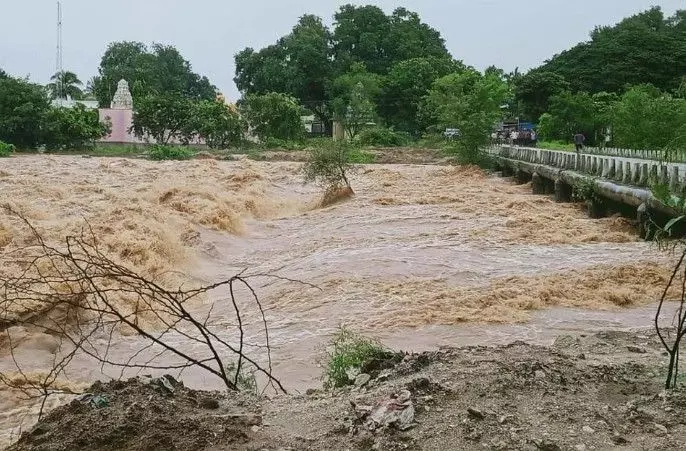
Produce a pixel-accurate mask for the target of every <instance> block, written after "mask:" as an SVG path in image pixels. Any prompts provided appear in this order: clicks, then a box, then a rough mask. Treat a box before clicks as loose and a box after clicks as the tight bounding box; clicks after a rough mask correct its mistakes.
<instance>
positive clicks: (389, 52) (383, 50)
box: [333, 5, 450, 74]
mask: <svg viewBox="0 0 686 451" xmlns="http://www.w3.org/2000/svg"><path fill="white" fill-rule="evenodd" d="M334 21H335V30H334V33H333V48H334V57H335V60H336V61H337V62H338V64H339V67H341V68H343V69H345V68H347V67H349V65H351V64H353V63H355V62H358V63H364V65H365V66H366V67H367V69H368V70H369V71H370V72H373V73H377V74H385V73H388V71H389V70H390V68H391V67H393V66H394V65H395V64H397V63H399V62H401V61H404V60H407V59H411V58H416V57H418V56H422V57H432V56H435V57H444V58H447V57H449V56H450V55H449V54H448V51H447V50H446V48H445V41H444V40H443V38H442V37H441V35H440V33H439V32H438V31H436V30H435V29H433V28H431V27H430V26H429V25H427V24H425V23H423V22H422V21H421V19H420V18H419V15H417V14H416V13H414V12H411V11H408V10H407V9H405V8H398V9H396V10H395V11H393V14H391V15H390V16H387V15H386V14H385V13H384V12H383V10H381V8H379V7H377V6H372V5H367V6H354V5H344V6H342V7H341V8H340V9H339V10H338V12H336V14H335V15H334Z"/></svg>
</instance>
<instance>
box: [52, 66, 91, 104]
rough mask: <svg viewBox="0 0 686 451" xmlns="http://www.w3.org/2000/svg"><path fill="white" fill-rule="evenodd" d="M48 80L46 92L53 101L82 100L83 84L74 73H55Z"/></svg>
mask: <svg viewBox="0 0 686 451" xmlns="http://www.w3.org/2000/svg"><path fill="white" fill-rule="evenodd" d="M50 80H51V83H49V84H48V90H49V91H50V96H51V97H52V98H53V99H69V98H70V99H74V100H81V99H82V98H83V91H82V90H81V86H83V83H81V80H79V77H77V76H76V74H75V73H74V72H69V71H62V72H57V73H55V75H53V76H52V77H50Z"/></svg>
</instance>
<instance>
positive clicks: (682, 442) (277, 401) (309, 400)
mask: <svg viewBox="0 0 686 451" xmlns="http://www.w3.org/2000/svg"><path fill="white" fill-rule="evenodd" d="M664 362H665V358H664V356H663V355H662V350H661V348H660V347H659V344H658V342H657V340H656V337H655V336H654V335H653V333H652V332H651V331H645V330H641V331H633V332H617V331H613V332H600V333H597V334H593V335H581V336H576V337H573V336H561V337H559V338H558V339H557V340H555V343H554V344H553V345H552V346H550V347H543V346H533V345H528V344H525V343H522V342H515V343H512V344H510V345H506V346H499V347H463V348H444V349H441V350H439V351H436V352H431V353H423V354H414V355H406V356H405V357H404V358H403V360H402V362H401V363H399V364H396V365H395V366H393V367H392V368H390V369H386V370H382V369H381V368H383V366H377V367H376V368H374V367H370V368H369V373H370V374H369V375H370V376H371V380H370V381H369V382H367V383H366V384H365V385H364V386H362V387H353V388H348V389H343V390H339V391H336V392H333V393H332V392H324V391H320V390H310V391H309V392H308V394H307V395H302V396H288V395H282V396H278V397H275V398H273V399H266V398H262V399H256V398H250V397H245V396H243V395H239V396H236V395H225V394H222V393H219V392H211V393H206V392H197V391H192V390H188V389H186V388H184V387H183V386H182V385H180V384H179V385H177V383H176V382H175V381H174V380H172V379H170V380H169V381H168V382H169V383H163V382H160V381H159V380H149V379H146V378H139V379H136V380H131V381H128V382H112V383H109V384H100V383H98V384H95V385H94V386H92V387H91V388H90V390H89V393H91V395H92V396H90V397H87V398H85V399H83V400H75V401H73V402H72V403H71V404H69V405H66V406H63V407H60V408H58V409H56V410H54V411H53V412H52V413H50V414H49V415H48V416H47V417H45V418H44V419H43V420H42V421H41V422H40V423H39V424H38V425H37V426H36V427H34V428H33V430H31V431H29V432H27V433H25V434H24V435H23V436H22V437H21V440H20V441H19V442H18V444H16V445H15V446H14V447H12V448H11V449H12V450H14V451H28V450H76V449H89V450H114V449H117V450H148V449H158V450H162V449H164V450H166V449H168V450H173V449H198V450H200V449H204V450H230V449H231V450H233V449H240V450H278V449H292V450H367V449H384V450H396V449H397V450H400V449H408V450H447V449H455V450H462V449H464V450H467V449H494V450H506V449H523V450H537V449H538V450H541V449H544V450H584V449H588V450H592V449H596V450H604V449H626V450H633V449H665V450H666V449H684V447H686V420H684V418H683V410H684V407H686V391H683V390H677V391H674V392H669V393H666V392H664V391H663V390H662V384H663V373H664V371H663V370H664ZM94 399H95V401H94ZM102 399H105V400H106V401H105V402H102ZM389 406H391V407H390V408H388V407H389ZM384 409H385V410H384ZM394 409H395V411H397V412H401V413H402V415H401V416H400V417H398V416H397V415H396V413H397V412H393V410H394ZM389 418H390V420H389ZM386 420H389V421H386Z"/></svg>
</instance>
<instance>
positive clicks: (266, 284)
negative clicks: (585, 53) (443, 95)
mask: <svg viewBox="0 0 686 451" xmlns="http://www.w3.org/2000/svg"><path fill="white" fill-rule="evenodd" d="M299 171H300V165H299V164H298V163H292V162H254V161H250V160H247V159H245V160H239V161H226V162H223V161H222V162H220V161H215V160H194V161H190V162H165V163H154V162H149V161H143V160H129V159H98V158H81V157H68V156H65V157H54V156H22V157H15V158H11V159H7V160H3V161H2V166H0V203H3V204H6V203H9V204H11V205H12V206H13V207H14V208H15V209H16V210H18V211H20V212H22V213H23V214H24V215H25V216H26V217H27V218H28V219H29V220H30V221H31V223H32V224H33V225H35V226H36V227H37V229H38V230H39V231H40V232H41V234H42V235H43V236H44V237H45V238H46V239H47V240H49V241H52V242H54V243H56V244H57V243H59V242H60V241H61V240H63V238H64V237H65V236H66V235H68V234H70V233H74V232H75V231H77V230H79V229H80V228H82V227H83V224H84V219H85V220H87V221H88V223H89V224H90V225H91V226H92V227H93V230H94V231H95V233H96V234H97V236H98V239H99V240H100V242H101V243H102V245H103V247H104V249H105V250H106V251H107V252H108V253H110V254H111V255H112V256H113V258H116V259H117V260H118V261H121V262H122V263H124V264H125V265H127V266H129V267H131V268H132V269H135V270H136V271H138V272H139V273H141V274H145V275H147V276H153V277H157V278H160V279H162V280H164V282H165V283H170V284H176V285H175V286H178V284H179V283H181V282H184V279H188V280H192V281H195V282H203V283H212V282H216V281H219V280H223V279H226V278H228V277H230V276H232V275H234V274H235V273H237V272H239V271H242V270H245V269H247V271H248V273H251V274H264V275H266V274H275V275H279V276H281V277H284V278H288V279H294V280H300V281H303V282H307V283H308V284H312V285H315V286H316V287H313V286H311V285H303V284H299V283H296V282H289V281H287V280H284V279H279V280H274V279H271V278H267V277H257V278H256V279H255V280H256V281H257V284H256V288H257V291H258V295H259V297H260V299H261V301H262V303H263V305H264V307H265V309H266V316H267V321H268V323H269V330H270V340H271V347H272V358H273V363H274V373H275V375H276V376H277V377H279V378H280V379H281V381H282V382H283V383H284V385H285V386H286V387H287V388H288V389H290V390H292V391H297V390H304V389H306V388H308V387H312V386H316V385H318V384H319V383H320V381H319V378H320V375H321V370H320V369H319V368H318V366H317V359H318V356H320V355H321V352H322V346H323V345H324V344H325V343H326V340H327V337H328V336H329V335H330V334H331V333H332V332H333V331H335V330H336V328H338V327H339V326H340V325H342V324H345V325H348V326H351V327H352V328H353V329H355V330H358V331H360V332H362V333H364V334H366V335H369V336H374V337H377V338H379V339H381V340H382V341H384V342H385V343H386V344H387V345H389V346H392V347H394V348H397V349H402V350H408V351H422V350H427V349H432V348H436V347H438V346H442V345H465V344H495V343H503V342H510V341H513V340H520V339H521V340H527V341H531V342H539V343H542V342H548V341H550V340H551V339H552V337H553V336H555V335H556V334H560V333H564V332H565V331H569V330H574V331H583V330H593V329H607V328H613V327H637V326H647V325H649V322H650V317H651V314H652V305H653V303H654V302H655V300H656V298H657V297H658V296H659V293H660V291H661V289H662V288H663V287H664V285H665V284H666V280H667V278H668V275H669V263H670V260H669V258H668V257H667V256H665V255H664V254H660V253H659V252H658V250H657V249H655V248H654V247H653V246H651V245H650V244H647V243H643V242H640V241H638V240H637V239H636V237H635V235H634V232H633V231H632V230H631V226H630V224H629V223H628V222H627V221H626V220H624V219H622V218H606V219H601V220H591V219H588V218H587V216H586V215H585V213H584V212H583V211H582V209H581V208H580V207H579V206H577V205H572V204H564V205H563V204H556V203H554V202H553V201H552V200H551V199H549V198H547V197H544V196H533V195H531V190H530V187H527V186H516V185H513V184H512V182H511V181H510V180H507V179H499V178H496V177H492V176H487V175H485V174H484V173H482V172H481V171H480V170H478V169H475V168H465V167H451V166H440V165H369V166H364V167H361V168H359V170H358V171H357V172H356V174H355V175H354V177H353V178H352V184H353V188H354V190H355V192H356V196H355V197H353V198H351V199H349V200H347V201H345V202H342V203H339V204H336V205H333V206H329V207H326V208H319V207H318V205H319V200H320V197H321V190H319V189H318V188H317V187H313V186H304V185H303V184H302V182H301V176H300V172H299ZM27 233H28V232H27V231H26V230H25V228H24V227H22V225H21V224H20V223H19V221H17V219H16V218H12V217H9V216H0V253H2V254H3V255H4V257H5V260H6V261H9V260H7V259H8V256H10V255H11V253H12V252H13V251H14V250H16V249H17V248H20V247H21V246H22V243H25V242H26V240H27V238H26V234H27ZM10 260H11V259H10ZM12 270H13V267H12V266H11V265H4V267H3V268H1V269H0V271H3V272H5V273H7V272H11V271H12ZM170 271H174V272H170ZM179 273H183V275H179ZM222 296H223V294H222V293H214V294H213V295H212V296H211V298H210V299H205V300H203V302H201V303H198V305H196V306H193V307H192V309H194V311H195V312H197V313H198V314H203V313H205V312H207V311H208V309H209V305H210V304H211V303H212V301H216V305H215V306H214V307H213V309H212V321H213V322H214V323H215V324H220V325H221V324H225V325H226V328H225V329H226V334H227V337H228V336H230V334H231V333H233V331H235V329H234V328H233V326H234V322H235V319H234V314H233V309H232V307H231V305H230V304H227V303H226V302H224V301H226V300H225V299H223V298H222ZM246 322H247V323H248V335H249V340H248V341H250V339H251V338H252V335H254V336H255V340H256V341H257V336H258V335H259V334H260V333H261V332H260V327H259V326H260V323H259V316H258V315H257V314H256V313H255V314H248V316H247V317H246ZM4 333H5V334H6V333H10V334H12V335H13V337H12V340H11V345H12V346H13V347H14V352H13V353H10V352H9V349H8V341H7V340H4V341H2V342H1V343H2V345H3V348H2V349H0V371H3V372H6V373H7V374H11V373H12V372H13V371H16V367H15V364H14V359H16V360H17V361H18V362H20V363H21V364H22V366H23V369H24V371H25V372H26V373H31V372H37V373H38V372H40V371H42V370H44V369H46V368H48V367H49V365H50V364H51V362H52V360H53V358H54V355H55V354H56V353H58V352H59V349H58V341H57V339H56V338H55V337H51V336H47V335H42V334H34V333H32V332H31V331H30V330H26V329H22V328H21V327H13V328H11V329H9V332H4ZM170 339H171V340H177V342H176V344H177V345H178V346H179V347H181V348H184V349H187V350H188V351H189V352H192V351H193V348H192V346H189V345H188V344H187V343H184V341H183V338H182V337H180V336H179V337H170ZM103 340H104V338H103ZM140 346H141V341H140V339H138V338H136V337H133V336H131V335H130V334H126V333H124V331H122V333H121V335H120V336H118V337H116V339H115V342H114V347H113V349H112V350H111V351H110V352H112V353H115V354H120V355H121V356H127V355H131V354H132V353H133V352H135V351H136V350H137V349H138V348H140ZM255 352H256V353H257V354H260V353H261V352H262V351H261V350H259V349H256V350H255ZM263 357H264V356H262V358H263ZM102 372H104V373H105V375H103V374H102ZM118 374H119V371H118V370H115V369H113V368H107V367H105V368H101V367H100V366H99V365H98V364H96V363H95V362H93V361H89V360H88V359H86V358H81V359H77V360H75V361H74V362H73V365H72V368H70V371H69V377H70V379H69V381H65V382H64V383H65V384H67V383H68V384H73V385H74V386H79V384H85V383H88V382H92V381H93V380H95V379H103V378H106V377H107V376H116V375H118ZM183 380H184V382H186V384H187V385H190V386H193V387H195V388H218V387H219V385H217V382H218V381H216V380H213V379H212V378H210V377H208V376H206V375H205V374H203V373H201V372H200V371H188V372H186V373H184V374H183ZM65 399H67V397H60V396H57V397H55V398H53V399H52V400H51V401H49V403H48V407H52V406H55V405H57V404H59V403H60V402H64V400H65ZM36 412H37V406H35V405H34V404H33V403H31V402H29V401H26V400H22V399H20V398H19V397H18V396H17V393H15V392H12V391H10V390H7V389H3V388H0V429H2V436H1V437H0V445H3V444H7V443H8V441H9V440H11V439H12V437H14V438H16V434H18V433H19V431H20V430H22V429H24V430H25V429H26V428H28V427H30V426H31V425H32V424H33V423H34V422H35V420H36Z"/></svg>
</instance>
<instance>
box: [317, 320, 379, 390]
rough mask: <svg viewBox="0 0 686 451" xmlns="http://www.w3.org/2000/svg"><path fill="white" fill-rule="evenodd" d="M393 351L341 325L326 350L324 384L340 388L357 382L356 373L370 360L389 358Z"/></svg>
mask: <svg viewBox="0 0 686 451" xmlns="http://www.w3.org/2000/svg"><path fill="white" fill-rule="evenodd" d="M392 355H393V353H392V352H391V351H390V350H389V349H387V348H386V347H384V346H383V345H382V344H381V343H380V342H379V341H377V340H373V339H370V338H366V337H363V336H362V335H359V334H357V333H355V332H353V331H352V330H350V329H347V328H345V327H341V328H340V329H339V330H338V332H336V334H335V335H334V336H333V337H332V338H331V341H330V342H329V345H328V346H327V350H326V361H325V362H324V365H325V372H324V386H325V387H326V388H339V387H345V386H346V385H351V384H353V383H354V382H355V379H354V377H355V376H354V375H355V374H356V373H359V371H360V369H361V368H362V366H363V365H364V364H365V363H366V362H368V361H370V360H376V359H378V360H383V359H388V358H389V356H392Z"/></svg>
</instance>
